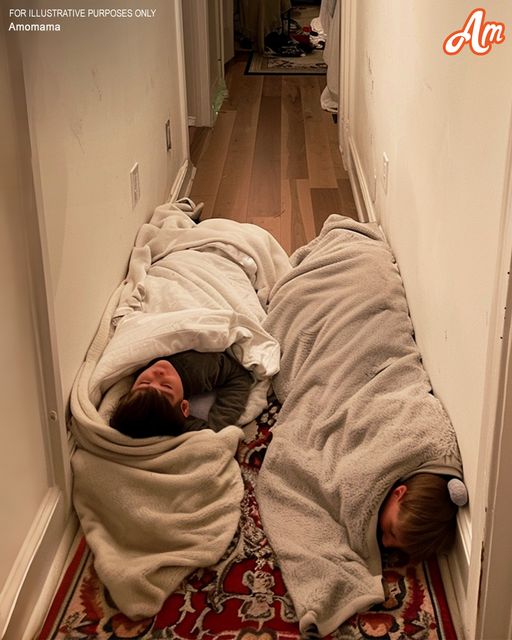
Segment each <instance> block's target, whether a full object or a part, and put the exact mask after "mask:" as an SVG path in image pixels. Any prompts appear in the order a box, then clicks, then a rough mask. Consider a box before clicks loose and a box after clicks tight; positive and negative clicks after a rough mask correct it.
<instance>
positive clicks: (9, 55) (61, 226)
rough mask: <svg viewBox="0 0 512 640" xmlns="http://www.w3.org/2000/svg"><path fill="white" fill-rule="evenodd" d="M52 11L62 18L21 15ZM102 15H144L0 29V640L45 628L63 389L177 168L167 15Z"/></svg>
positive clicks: (173, 5)
mask: <svg viewBox="0 0 512 640" xmlns="http://www.w3.org/2000/svg"><path fill="white" fill-rule="evenodd" d="M17 4H18V6H23V7H25V6H28V5H20V3H17ZM58 6H61V7H68V6H69V4H66V3H64V2H60V3H59V2H57V3H53V4H50V3H48V2H39V1H36V2H34V3H30V7H31V8H35V9H37V8H48V7H52V8H53V7H58ZM86 6H87V7H100V8H105V3H104V2H97V1H96V2H89V3H87V5H86ZM108 6H109V7H110V6H113V7H124V8H127V7H131V8H135V7H145V8H150V9H156V16H155V17H154V18H145V19H143V18H141V19H135V18H134V19H125V20H123V19H120V18H117V19H62V20H59V21H58V22H59V23H60V24H61V27H62V30H61V31H60V32H53V33H48V32H39V33H38V32H30V33H20V34H17V33H9V32H8V31H7V27H8V24H9V22H10V20H9V18H8V17H7V10H5V11H4V9H2V14H1V16H0V29H1V33H0V83H1V86H2V93H1V94H0V117H1V121H2V144H1V145H0V168H1V172H0V227H1V228H0V245H1V246H0V262H1V268H2V273H3V275H4V287H3V293H4V300H3V302H4V304H3V308H4V310H5V312H4V324H3V325H2V326H3V331H2V338H1V339H0V340H1V342H2V354H3V358H4V373H3V376H2V385H0V400H1V403H2V408H3V410H4V420H3V421H2V428H3V445H2V450H1V451H0V486H1V487H2V488H1V489H0V514H1V515H2V518H3V524H2V531H3V533H2V545H1V547H0V591H1V598H0V635H1V634H2V631H3V626H4V625H5V623H6V622H7V619H8V617H9V614H10V611H11V605H13V604H14V603H16V607H15V609H14V611H13V616H12V619H11V622H10V625H9V628H8V630H7V633H6V635H5V636H3V637H5V640H20V638H22V637H25V636H24V635H22V634H23V629H25V627H26V625H27V623H28V621H29V618H30V617H32V623H31V624H32V625H34V624H37V623H38V621H39V618H38V616H39V615H44V614H45V606H47V604H48V602H47V601H46V605H45V603H44V602H43V600H44V598H49V597H51V595H52V591H51V589H52V584H53V585H55V582H56V580H57V579H58V571H59V569H60V566H61V564H62V563H63V562H64V560H65V554H66V550H67V547H68V546H69V544H70V541H71V536H72V535H73V527H72V526H68V525H69V523H72V522H73V518H72V517H70V507H69V474H70V470H69V461H68V456H67V446H68V443H67V437H66V432H65V420H64V407H65V405H66V403H67V400H68V397H69V391H70V389H71V386H72V383H73V380H74V377H75V375H76V372H77V370H78V368H79V366H80V364H81V362H82V361H83V358H84V356H85V353H86V350H87V348H88V346H89V344H90V341H91V339H92V338H93V336H94V333H95V331H96V329H97V326H98V322H99V319H100V315H101V314H102V312H103V309H104V307H105V304H106V302H107V299H108V297H109V295H110V293H111V292H112V291H113V290H114V288H115V287H116V286H117V285H118V284H119V282H120V280H121V279H122V278H123V277H124V275H125V271H126V266H127V263H128V259H129V254H130V250H131V247H132V246H133V240H134V237H135V234H136V231H137V229H138V228H139V227H140V225H141V224H142V223H143V222H145V221H146V220H147V219H148V218H149V217H150V215H151V214H152V212H153V209H154V207H155V206H156V205H158V204H160V203H161V202H163V201H164V200H165V199H166V197H167V196H168V195H169V194H170V191H171V186H173V185H174V186H175V185H176V182H179V178H180V176H182V175H184V172H183V167H184V166H185V165H186V164H187V160H188V133H187V113H186V99H185V85H184V74H183V45H182V37H181V30H180V22H181V2H180V1H179V0H152V1H151V3H135V2H134V1H133V2H130V1H127V2H119V1H117V0H114V1H113V2H112V3H111V4H109V5H108ZM26 22H36V23H37V22H38V20H27V21H26ZM50 22H51V21H50ZM167 119H170V121H171V130H172V136H171V137H172V149H171V151H170V152H168V151H167V149H166V144H165V142H166V139H165V122H166V120H167ZM29 134H30V135H29ZM135 162H138V163H139V167H140V180H141V199H140V201H139V203H138V204H137V206H136V207H135V209H134V210H132V205H131V195H130V180H129V171H130V169H131V167H132V166H133V164H134V163H135ZM32 285H34V286H33V287H32ZM5 314H7V315H5ZM53 412H54V413H53ZM50 414H51V415H52V417H50ZM53 418H55V419H53ZM54 558H57V561H56V562H54ZM52 563H53V566H52ZM59 563H60V565H59ZM57 565H59V566H57ZM48 576H50V577H51V580H46V579H47V577H48ZM45 581H46V585H45ZM52 581H53V583H52V584H50V582H52ZM2 589H3V591H2ZM43 589H44V594H43V599H41V598H40V595H41V593H42V591H43ZM38 599H39V605H38V606H39V608H37V607H36V604H37V603H38ZM34 631H35V629H32V631H31V632H29V635H28V636H27V637H33V633H34Z"/></svg>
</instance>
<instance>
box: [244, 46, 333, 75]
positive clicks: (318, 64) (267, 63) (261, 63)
mask: <svg viewBox="0 0 512 640" xmlns="http://www.w3.org/2000/svg"><path fill="white" fill-rule="evenodd" d="M323 55H324V52H323V51H322V50H321V49H315V50H313V51H312V52H311V53H308V54H307V55H305V56H300V57H297V58H285V57H280V56H265V55H262V54H260V53H257V52H256V51H252V52H251V53H250V54H249V60H248V62H247V67H246V68H245V75H312V76H323V75H325V74H326V73H327V65H326V64H325V62H324V57H323Z"/></svg>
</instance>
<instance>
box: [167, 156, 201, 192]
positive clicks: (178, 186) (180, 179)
mask: <svg viewBox="0 0 512 640" xmlns="http://www.w3.org/2000/svg"><path fill="white" fill-rule="evenodd" d="M194 173H195V167H194V166H193V165H192V163H191V162H190V160H188V159H187V160H185V161H184V162H183V164H182V165H181V167H180V169H179V171H178V174H177V176H176V178H175V180H174V182H173V185H172V187H171V190H170V192H169V194H168V196H167V202H174V201H175V200H177V199H178V198H182V197H183V196H184V195H186V194H187V193H189V192H190V184H191V181H192V178H193V176H194Z"/></svg>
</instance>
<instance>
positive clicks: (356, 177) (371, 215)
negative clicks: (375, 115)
mask: <svg viewBox="0 0 512 640" xmlns="http://www.w3.org/2000/svg"><path fill="white" fill-rule="evenodd" d="M348 151H349V157H348V159H347V164H348V167H347V171H348V176H349V178H350V184H351V186H352V192H353V194H354V200H355V203H356V208H357V214H358V216H359V219H360V220H363V221H369V222H377V215H376V212H375V207H374V204H373V201H372V198H371V196H370V188H369V185H368V182H367V180H366V176H365V174H364V171H363V165H362V163H361V159H360V157H359V153H358V151H357V147H356V145H355V142H354V139H353V138H352V136H351V135H350V134H349V135H348Z"/></svg>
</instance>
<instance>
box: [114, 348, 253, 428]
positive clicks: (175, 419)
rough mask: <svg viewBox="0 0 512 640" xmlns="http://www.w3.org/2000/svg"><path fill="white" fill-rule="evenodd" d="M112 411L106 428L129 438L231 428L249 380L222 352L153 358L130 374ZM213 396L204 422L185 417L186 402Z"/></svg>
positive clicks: (189, 410) (236, 364) (244, 403)
mask: <svg viewBox="0 0 512 640" xmlns="http://www.w3.org/2000/svg"><path fill="white" fill-rule="evenodd" d="M135 375H136V377H135V382H134V383H133V385H132V387H131V389H130V391H129V392H128V393H127V394H126V395H124V396H123V397H122V398H121V399H120V401H119V403H118V404H117V406H116V407H115V409H114V411H113V413H112V416H111V418H110V426H111V427H114V429H117V430H118V431H120V432H121V433H124V434H125V435H127V436H130V437H132V438H149V437H152V436H177V435H180V434H181V433H183V432H185V431H198V430H200V429H213V430H214V431H219V430H220V429H222V428H223V427H226V426H228V425H231V424H236V423H237V420H238V418H239V417H240V416H241V414H242V412H243V410H244V409H245V406H246V403H247V398H248V396H249V391H250V389H251V386H252V382H253V378H252V375H251V373H250V372H249V371H248V370H247V369H245V368H244V367H243V366H242V365H241V364H240V363H239V362H238V361H236V360H235V359H234V358H232V357H231V356H229V355H228V354H227V353H225V352H222V353H217V352H209V353H202V352H198V351H192V350H189V351H183V352H181V353H177V354H174V355H171V356H165V357H162V358H157V359H156V360H153V361H151V362H150V363H149V364H147V365H146V366H145V367H144V368H143V369H142V370H139V371H138V372H137V373H136V374H135ZM208 392H214V394H215V399H214V400H213V403H212V404H211V407H210V409H209V413H208V417H207V419H206V420H205V419H203V418H201V417H198V416H195V415H192V414H191V409H190V403H189V398H190V397H191V396H193V395H198V394H203V393H208Z"/></svg>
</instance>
